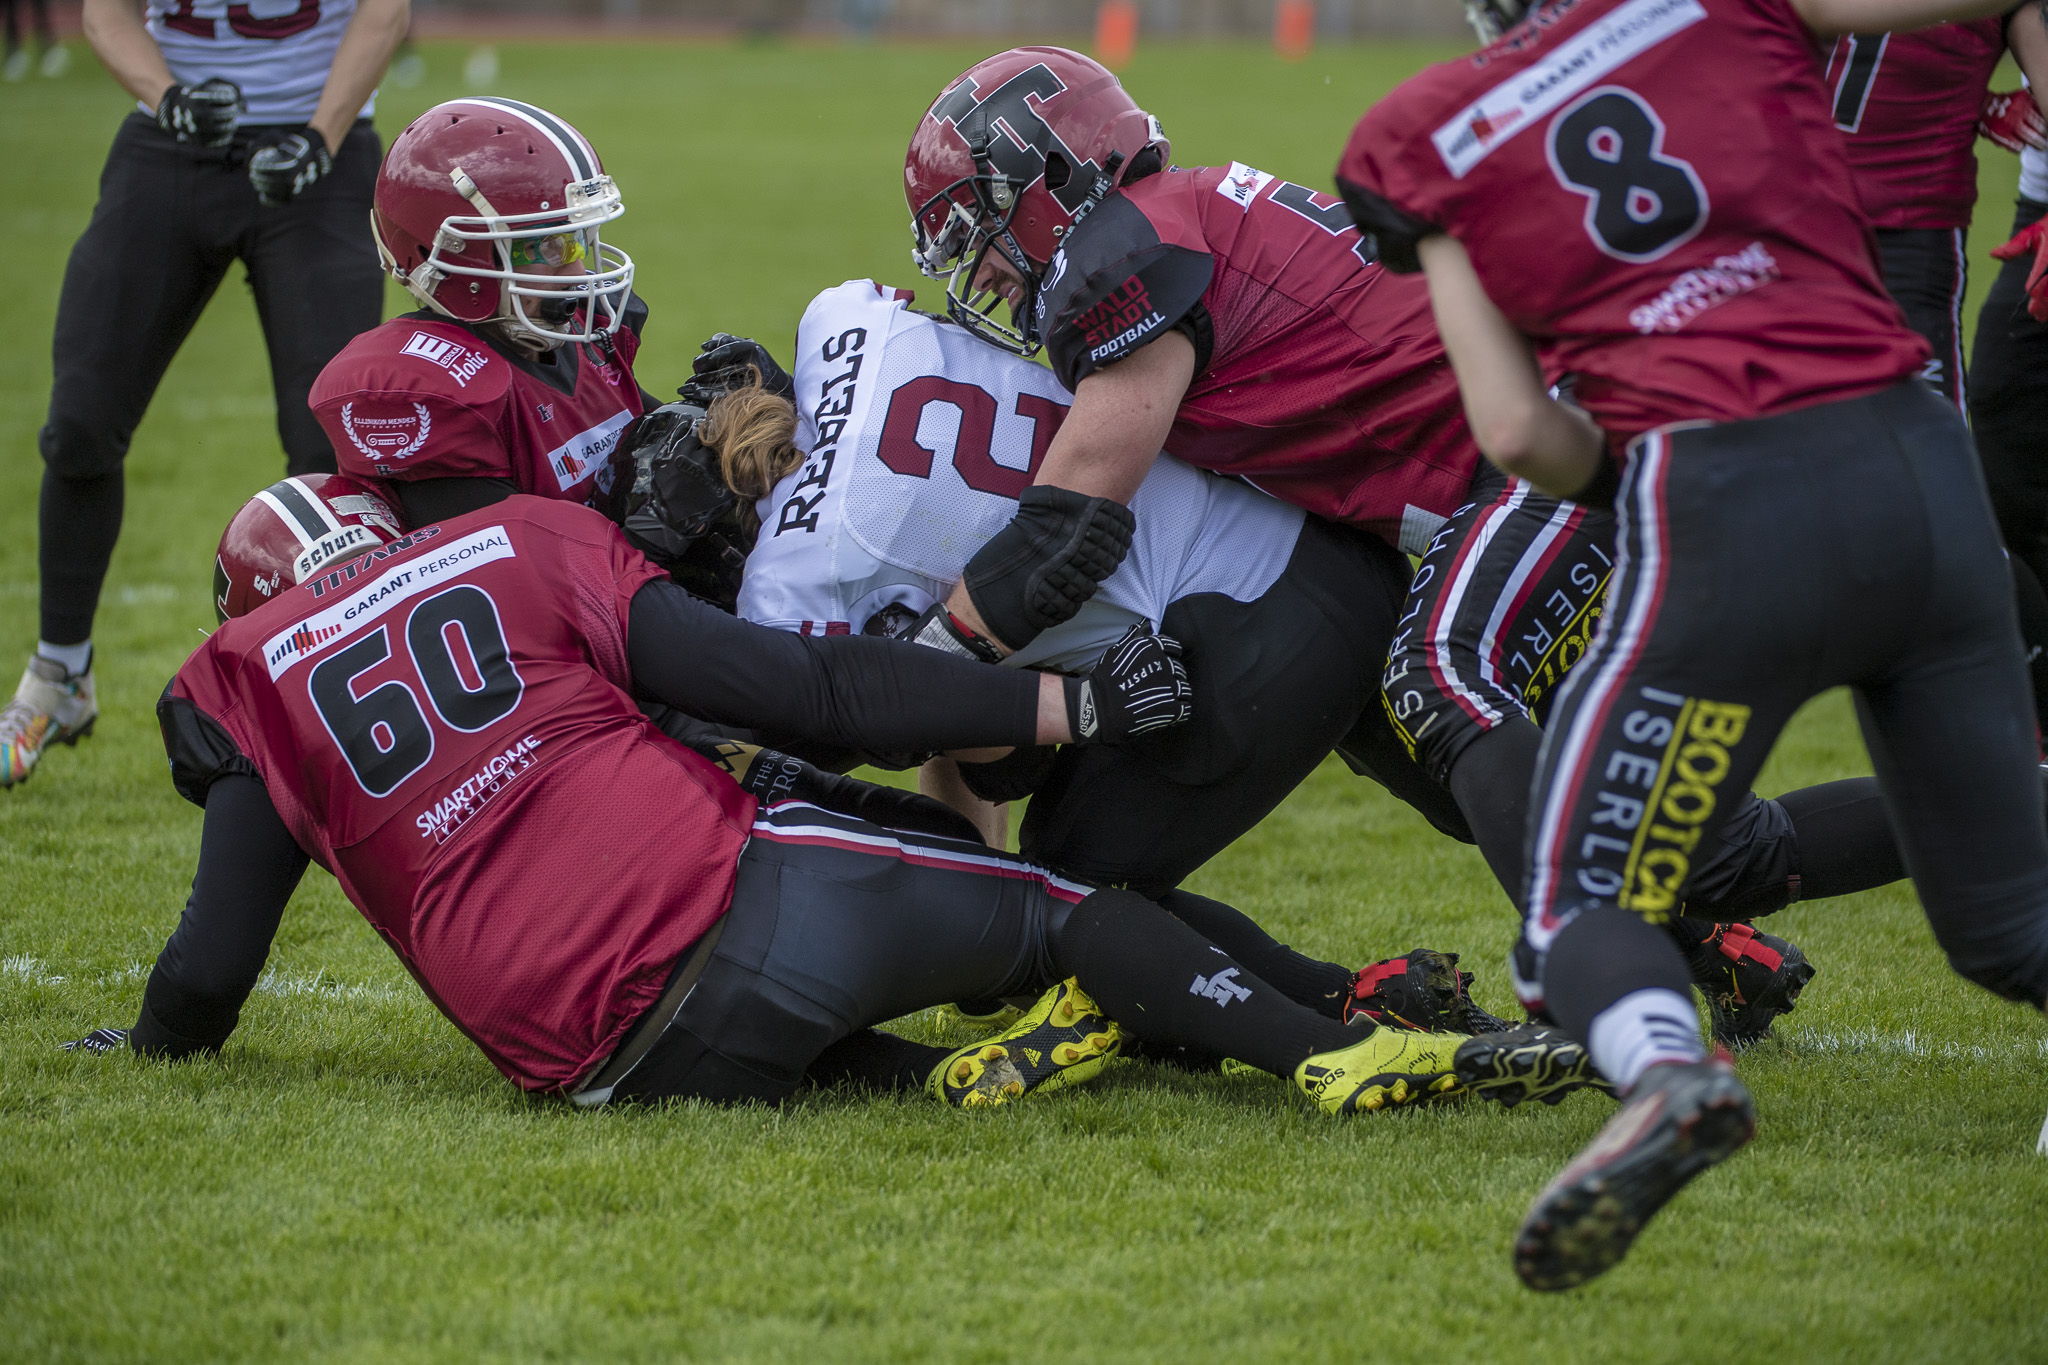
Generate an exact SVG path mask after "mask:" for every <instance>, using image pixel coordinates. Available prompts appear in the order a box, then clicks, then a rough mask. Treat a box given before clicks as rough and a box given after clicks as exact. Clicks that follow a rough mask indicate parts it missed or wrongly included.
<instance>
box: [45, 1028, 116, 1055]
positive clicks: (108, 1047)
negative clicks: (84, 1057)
mask: <svg viewBox="0 0 2048 1365" xmlns="http://www.w3.org/2000/svg"><path fill="white" fill-rule="evenodd" d="M57 1046H58V1047H60V1048H62V1049H63V1050H64V1051H66V1052H117V1051H118V1052H126V1051H127V1050H128V1030H127V1029H124V1028H96V1029H94V1030H93V1031H92V1032H91V1033H88V1034H86V1035H85V1036H84V1037H83V1038H73V1039H72V1040H71V1041H70V1042H68V1043H59V1044H58V1045H57Z"/></svg>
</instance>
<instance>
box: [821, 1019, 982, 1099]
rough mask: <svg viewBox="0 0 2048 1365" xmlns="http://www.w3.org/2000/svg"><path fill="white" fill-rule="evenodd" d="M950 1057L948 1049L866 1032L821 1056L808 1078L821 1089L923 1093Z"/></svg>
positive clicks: (857, 1034) (841, 1042) (853, 1034)
mask: <svg viewBox="0 0 2048 1365" xmlns="http://www.w3.org/2000/svg"><path fill="white" fill-rule="evenodd" d="M947 1055H948V1049H946V1048H942V1047H928V1046H926V1045H925V1044H923V1043H913V1042H911V1041H910V1040H909V1039H908V1038H898V1037H897V1036H896V1035H895V1034H893V1033H883V1032H881V1031H880V1030H879V1029H871V1028H866V1029H862V1030H860V1031H859V1032H858V1033H852V1034H848V1035H847V1036H846V1037H844V1038H841V1039H840V1040H839V1041H838V1042H836V1043H834V1044H832V1046H830V1047H828V1048H826V1049H825V1050H824V1051H823V1052H821V1053H819V1054H818V1059H817V1060H816V1061H814V1062H812V1063H811V1065H810V1067H809V1068H808V1069H807V1070H806V1071H805V1072H804V1077H805V1079H807V1080H809V1081H810V1082H811V1084H813V1085H816V1086H819V1087H821V1088H830V1087H832V1086H835V1085H856V1086H863V1087H865V1088H867V1089H870V1090H922V1089H923V1088H924V1083H925V1081H926V1080H927V1079H928V1078H929V1077H930V1076H931V1074H932V1068H934V1067H936V1066H937V1065H938V1064H939V1063H940V1062H943V1061H944V1060H946V1057H947Z"/></svg>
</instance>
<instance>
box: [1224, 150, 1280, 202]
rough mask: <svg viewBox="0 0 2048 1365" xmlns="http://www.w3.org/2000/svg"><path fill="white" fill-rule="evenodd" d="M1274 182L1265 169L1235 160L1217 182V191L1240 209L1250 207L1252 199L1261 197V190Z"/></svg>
mask: <svg viewBox="0 0 2048 1365" xmlns="http://www.w3.org/2000/svg"><path fill="white" fill-rule="evenodd" d="M1272 183H1273V177H1272V176H1270V175H1267V174H1266V173H1265V172H1264V171H1255V170H1253V169H1252V168H1251V167H1249V166H1247V165H1245V164H1244V163H1243V162H1242V161H1233V162H1231V163H1230V169H1229V170H1228V171H1227V172H1225V173H1224V176H1223V179H1222V180H1220V181H1218V182H1217V184H1216V193H1218V194H1220V195H1222V196H1223V197H1224V198H1225V199H1228V200H1229V201H1230V202H1231V203H1233V204H1235V205H1237V206H1238V207H1239V208H1240V209H1249V208H1250V207H1251V206H1252V200H1254V199H1256V198H1258V197H1259V191H1261V190H1263V189H1265V188H1266V186H1268V185H1270V184H1272Z"/></svg>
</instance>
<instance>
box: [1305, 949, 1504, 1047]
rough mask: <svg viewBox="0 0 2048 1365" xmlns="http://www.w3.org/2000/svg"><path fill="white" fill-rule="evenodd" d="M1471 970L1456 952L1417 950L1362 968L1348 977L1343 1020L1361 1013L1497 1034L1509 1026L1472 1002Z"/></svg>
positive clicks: (1427, 1027) (1423, 1028) (1400, 1023)
mask: <svg viewBox="0 0 2048 1365" xmlns="http://www.w3.org/2000/svg"><path fill="white" fill-rule="evenodd" d="M1471 985H1472V973H1470V972H1461V971H1459V970H1458V955H1457V954H1456V953H1440V952H1438V951H1437V950H1436V949H1434V948H1415V949H1412V950H1410V951H1409V952H1407V953H1405V954H1403V955H1402V956H1400V957H1390V958H1386V959H1384V960H1383V961H1379V962H1375V963H1373V964H1372V965H1371V966H1369V967H1362V968H1360V969H1359V971H1358V974H1357V975H1356V976H1354V977H1353V978H1352V979H1351V994H1350V996H1349V997H1348V998H1346V1000H1345V1001H1344V1022H1345V1023H1347V1024H1348V1023H1350V1022H1352V1021H1353V1020H1354V1019H1357V1018H1359V1017H1361V1016H1363V1017H1365V1018H1368V1019H1371V1020H1372V1021H1373V1022H1374V1023H1376V1024H1384V1025H1386V1026H1387V1027H1389V1028H1402V1029H1409V1030H1412V1031H1414V1032H1418V1033H1498V1032H1500V1031H1501V1030H1503V1029H1509V1028H1513V1027H1514V1025H1512V1024H1510V1023H1509V1022H1508V1021H1507V1020H1505V1019H1500V1018H1497V1017H1495V1016H1494V1015H1491V1014H1488V1013H1487V1012H1486V1011H1485V1010H1483V1009H1481V1008H1480V1007H1479V1006H1478V1005H1476V1004H1474V1003H1473V1002H1472V995H1471V989H1470V988H1471Z"/></svg>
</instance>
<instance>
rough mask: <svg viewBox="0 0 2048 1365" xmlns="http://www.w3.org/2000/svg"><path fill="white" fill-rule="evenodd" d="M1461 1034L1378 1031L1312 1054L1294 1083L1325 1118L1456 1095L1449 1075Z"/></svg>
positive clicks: (1457, 1087) (1298, 1070)
mask: <svg viewBox="0 0 2048 1365" xmlns="http://www.w3.org/2000/svg"><path fill="white" fill-rule="evenodd" d="M1465 1041H1466V1037H1465V1035H1464V1034H1462V1033H1412V1032H1410V1031H1408V1030H1406V1029H1398V1028H1390V1027H1387V1026H1385V1025H1381V1026H1379V1027H1377V1028H1375V1029H1373V1031H1372V1032H1371V1033H1369V1034H1367V1035H1366V1036H1365V1037H1364V1038H1362V1039H1360V1040H1359V1041H1358V1042H1356V1043H1353V1044H1352V1045H1351V1046H1350V1047H1347V1048H1342V1049H1340V1050H1338V1051H1335V1052H1318V1053H1316V1054H1315V1055H1314V1056H1312V1057H1310V1058H1309V1059H1308V1060H1307V1061H1305V1062H1303V1063H1302V1064H1301V1065H1300V1066H1298V1067H1296V1068H1294V1083H1295V1084H1296V1085H1298V1086H1300V1087H1301V1090H1302V1093H1303V1094H1305V1095H1307V1096H1308V1097H1309V1099H1310V1100H1312V1101H1314V1102H1315V1106H1316V1108H1318V1109H1320V1110H1322V1111H1323V1112H1324V1113H1325V1114H1357V1113H1374V1112H1376V1111H1378V1110H1381V1109H1388V1108H1392V1107H1394V1106H1396V1105H1404V1104H1418V1103H1422V1102H1424V1101H1428V1100H1438V1099H1446V1098H1449V1097H1450V1096H1453V1095H1457V1094H1460V1093H1462V1091H1463V1088H1464V1087H1463V1086H1462V1085H1461V1084H1460V1083H1459V1081H1458V1075H1457V1072H1456V1071H1455V1070H1453V1069H1452V1060H1453V1059H1454V1058H1455V1057H1456V1056H1457V1052H1458V1045H1459V1044H1461V1043H1463V1042H1465Z"/></svg>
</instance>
